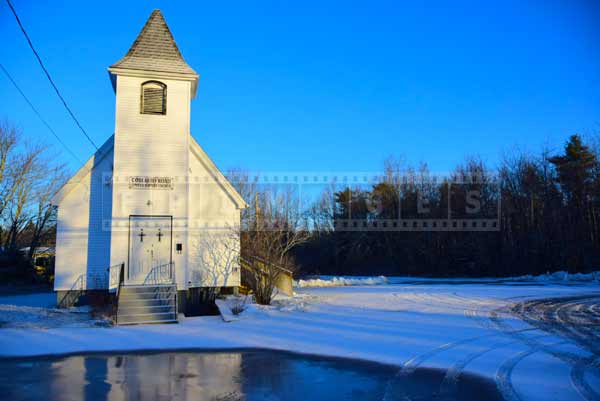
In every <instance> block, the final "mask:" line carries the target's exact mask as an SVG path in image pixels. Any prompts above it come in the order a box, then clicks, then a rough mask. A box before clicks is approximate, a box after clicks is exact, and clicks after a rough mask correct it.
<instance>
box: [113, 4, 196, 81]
mask: <svg viewBox="0 0 600 401" xmlns="http://www.w3.org/2000/svg"><path fill="white" fill-rule="evenodd" d="M116 68H121V69H128V70H145V71H156V72H166V73H175V74H188V75H194V76H196V77H197V75H198V74H196V71H194V70H193V69H192V68H191V67H190V66H189V65H188V64H187V63H186V62H185V60H184V59H183V56H182V55H181V52H180V51H179V48H178V47H177V44H176V43H175V39H173V35H172V34H171V31H170V30H169V27H168V26H167V23H166V22H165V19H164V17H163V15H162V13H161V12H160V10H154V11H152V14H151V15H150V18H148V21H146V25H144V28H142V31H141V32H140V34H139V35H138V37H137V39H136V40H135V42H133V45H131V48H130V49H129V51H128V52H127V54H126V55H125V56H124V57H123V58H122V59H121V60H119V61H117V62H116V63H115V64H113V65H112V66H110V69H111V70H112V69H116Z"/></svg>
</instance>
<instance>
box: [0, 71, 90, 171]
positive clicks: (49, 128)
mask: <svg viewBox="0 0 600 401" xmlns="http://www.w3.org/2000/svg"><path fill="white" fill-rule="evenodd" d="M0 68H2V71H4V74H5V75H6V77H7V78H8V79H9V81H10V82H12V84H13V86H14V87H15V88H16V89H17V91H19V93H20V94H21V96H23V99H25V101H26V102H27V104H28V105H29V107H31V110H33V112H34V113H35V114H36V115H37V116H38V118H39V119H40V120H41V121H42V123H44V125H45V126H46V128H48V130H49V131H50V132H51V133H52V135H54V137H55V138H56V140H58V142H60V144H61V145H62V146H63V148H65V149H66V150H67V152H69V153H70V154H71V156H73V158H75V160H77V161H78V162H79V164H83V162H82V161H81V160H80V159H79V157H77V155H76V154H75V152H73V151H72V150H71V149H69V147H68V146H67V145H66V144H65V143H64V142H63V141H62V139H60V136H58V134H57V133H56V132H55V131H54V130H53V129H52V127H51V126H50V124H48V122H46V120H45V119H44V117H42V115H41V114H40V112H39V111H37V109H36V108H35V106H34V105H33V104H32V103H31V102H30V101H29V99H28V98H27V96H26V95H25V93H23V91H22V90H21V88H20V87H19V85H17V83H16V82H15V80H14V79H13V77H11V75H10V74H9V73H8V71H7V70H6V68H4V66H3V65H2V64H1V63H0Z"/></svg>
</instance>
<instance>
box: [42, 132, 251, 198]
mask: <svg viewBox="0 0 600 401" xmlns="http://www.w3.org/2000/svg"><path fill="white" fill-rule="evenodd" d="M113 148H114V135H111V137H110V138H108V140H107V141H106V142H105V143H104V144H103V145H102V146H101V147H100V149H99V150H98V151H97V152H96V153H95V154H94V155H93V156H92V157H90V158H89V159H88V161H87V162H86V163H85V164H84V165H83V166H82V167H81V168H80V169H79V171H77V173H76V174H75V175H74V176H72V177H71V178H70V179H69V180H68V181H67V182H66V183H65V184H64V185H63V187H62V188H61V189H59V190H58V192H57V193H56V194H55V195H54V197H53V198H52V201H51V203H52V204H53V205H55V206H59V205H60V203H61V202H62V200H63V199H64V198H65V197H66V196H67V195H68V194H69V193H70V192H71V191H72V190H73V189H75V188H77V187H78V186H79V185H81V183H82V182H83V181H84V179H85V178H86V177H87V175H88V174H90V172H91V171H92V169H93V168H94V167H95V166H97V165H98V164H99V163H100V162H101V161H102V160H103V159H104V158H105V157H107V156H109V155H110V156H112V152H113ZM189 150H190V151H191V152H192V154H193V155H194V156H195V157H197V158H198V160H199V161H200V162H201V163H202V164H203V165H204V166H205V167H206V168H207V170H208V171H209V173H210V174H211V175H212V177H213V179H214V180H215V182H217V183H218V184H219V186H220V187H221V189H222V190H223V191H225V193H226V194H227V195H228V196H229V198H230V199H231V200H232V201H233V202H234V203H235V205H236V207H237V208H238V209H244V208H246V207H248V205H247V203H246V202H245V201H244V198H242V196H241V195H240V194H239V193H238V192H237V190H236V189H235V188H234V187H233V185H231V183H230V182H229V181H228V180H227V178H226V177H225V176H224V175H223V173H221V171H220V170H219V168H218V167H217V166H216V165H215V164H214V163H213V161H212V160H211V159H210V157H208V155H207V154H206V152H205V151H204V149H202V148H201V147H200V145H199V144H198V142H196V140H195V139H194V137H193V136H191V135H190V149H189Z"/></svg>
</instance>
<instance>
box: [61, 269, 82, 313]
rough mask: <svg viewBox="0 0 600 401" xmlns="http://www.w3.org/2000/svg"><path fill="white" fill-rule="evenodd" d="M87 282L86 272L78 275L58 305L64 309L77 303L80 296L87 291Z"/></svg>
mask: <svg viewBox="0 0 600 401" xmlns="http://www.w3.org/2000/svg"><path fill="white" fill-rule="evenodd" d="M85 283H86V276H85V275H84V274H81V275H79V277H77V280H75V282H74V283H73V285H72V286H71V288H70V289H69V290H68V291H67V292H66V294H65V295H64V296H63V297H62V298H61V300H60V301H59V302H58V303H57V305H56V307H57V308H59V309H62V308H70V307H71V306H73V305H75V303H76V302H77V300H78V299H79V297H80V296H82V295H83V294H84V292H85V286H86V285H85Z"/></svg>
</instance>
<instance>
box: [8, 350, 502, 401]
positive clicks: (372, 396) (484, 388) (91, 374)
mask: <svg viewBox="0 0 600 401" xmlns="http://www.w3.org/2000/svg"><path fill="white" fill-rule="evenodd" d="M444 374H445V372H443V371H437V370H430V369H417V370H416V371H415V372H414V373H413V374H411V375H410V376H405V375H402V374H401V373H399V370H398V368H397V367H393V366H389V365H382V364H377V363H370V362H363V361H357V360H352V359H341V358H327V357H317V356H305V355H299V354H292V353H287V352H276V351H264V350H246V351H226V352H169V353H156V354H149V353H138V354H124V355H118V354H113V355H108V354H97V355H83V356H69V357H64V358H37V359H4V360H0V394H2V395H3V397H5V399H8V400H14V401H17V400H57V401H58V400H61V401H63V400H64V401H67V400H88V401H91V400H95V401H101V400H145V401H148V400H193V401H202V400H220V401H225V400H227V401H234V400H247V401H251V400H257V401H259V400H260V401H276V400H286V401H296V400H297V401H304V400H317V401H318V400H359V401H369V400H406V399H410V400H430V399H431V400H433V399H436V400H439V399H440V394H439V393H436V392H435V391H437V390H438V389H439V388H440V383H441V382H442V380H443V379H444ZM442 398H444V399H452V400H486V401H492V400H500V399H501V397H500V396H499V394H498V393H497V391H496V387H495V385H494V383H493V382H491V381H488V380H485V379H482V378H479V377H476V376H470V375H462V376H461V377H460V380H459V381H458V383H457V384H456V386H454V393H453V394H443V397H442Z"/></svg>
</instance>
